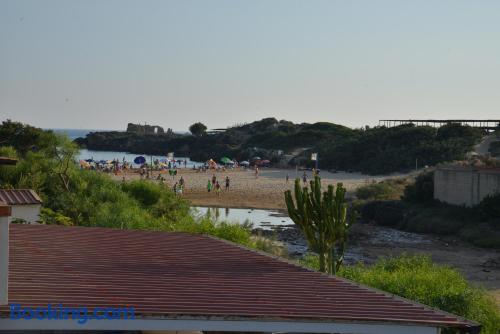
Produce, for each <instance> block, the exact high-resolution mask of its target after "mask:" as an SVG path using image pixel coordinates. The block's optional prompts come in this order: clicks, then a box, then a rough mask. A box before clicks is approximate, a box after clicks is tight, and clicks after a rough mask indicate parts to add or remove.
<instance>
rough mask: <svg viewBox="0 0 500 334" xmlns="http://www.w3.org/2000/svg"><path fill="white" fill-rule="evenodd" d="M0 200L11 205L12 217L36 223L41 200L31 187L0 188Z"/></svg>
mask: <svg viewBox="0 0 500 334" xmlns="http://www.w3.org/2000/svg"><path fill="white" fill-rule="evenodd" d="M0 202H4V203H5V204H7V205H9V206H11V208H12V218H13V219H22V220H25V221H27V222H28V223H36V222H37V221H39V219H40V209H41V207H42V200H41V198H40V197H39V196H38V194H37V193H36V192H35V191H34V190H31V189H0Z"/></svg>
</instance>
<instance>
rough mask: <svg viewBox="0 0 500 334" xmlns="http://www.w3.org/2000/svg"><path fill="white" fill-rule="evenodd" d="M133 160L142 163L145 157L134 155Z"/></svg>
mask: <svg viewBox="0 0 500 334" xmlns="http://www.w3.org/2000/svg"><path fill="white" fill-rule="evenodd" d="M134 162H135V163H136V164H138V165H140V164H143V163H145V162H146V158H144V157H143V156H142V155H140V156H138V157H135V159H134Z"/></svg>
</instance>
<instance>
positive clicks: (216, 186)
mask: <svg viewBox="0 0 500 334" xmlns="http://www.w3.org/2000/svg"><path fill="white" fill-rule="evenodd" d="M215 193H216V194H217V196H220V184H219V181H217V183H216V184H215Z"/></svg>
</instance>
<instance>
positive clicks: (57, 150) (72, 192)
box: [0, 121, 257, 247]
mask: <svg viewBox="0 0 500 334" xmlns="http://www.w3.org/2000/svg"><path fill="white" fill-rule="evenodd" d="M0 143H1V144H0V156H8V157H15V158H18V160H19V161H18V163H17V164H16V165H14V166H0V187H3V188H31V189H34V190H35V191H36V192H37V193H38V194H39V195H40V196H41V197H42V199H43V208H42V210H41V221H42V223H45V224H57V225H80V226H99V227H111V228H120V229H144V230H157V231H188V232H193V233H204V234H211V235H215V236H217V237H220V238H223V239H227V240H231V241H234V242H237V243H240V244H244V245H247V246H253V247H257V245H256V243H255V242H254V241H252V240H251V238H250V237H251V233H250V229H249V227H248V226H240V225H234V224H228V223H216V222H214V221H212V220H210V219H195V218H193V216H192V214H191V210H190V207H189V205H188V203H187V202H186V201H184V200H182V199H181V198H179V197H178V196H176V195H175V194H174V193H173V192H172V191H170V189H167V188H165V187H163V186H161V185H157V184H154V183H151V182H147V181H134V182H130V183H124V184H121V183H119V182H115V181H113V180H112V179H111V178H110V177H108V176H107V175H105V174H101V173H97V172H95V171H86V170H80V169H79V168H78V166H77V165H76V163H75V157H76V154H77V152H78V151H77V148H76V146H75V145H74V144H73V143H71V142H69V141H68V139H67V138H66V137H63V136H58V135H56V134H54V133H52V132H51V131H43V130H41V129H38V128H34V127H31V126H28V125H24V124H21V123H15V122H10V121H5V122H3V123H2V125H1V126H0Z"/></svg>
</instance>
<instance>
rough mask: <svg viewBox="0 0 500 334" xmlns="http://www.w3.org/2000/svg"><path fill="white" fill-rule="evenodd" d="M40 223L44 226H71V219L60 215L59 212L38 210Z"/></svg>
mask: <svg viewBox="0 0 500 334" xmlns="http://www.w3.org/2000/svg"><path fill="white" fill-rule="evenodd" d="M40 223H42V224H46V225H64V226H71V225H73V222H72V221H71V218H69V217H66V216H65V215H62V214H60V213H59V212H54V211H52V210H51V209H49V208H42V209H41V210H40Z"/></svg>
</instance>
